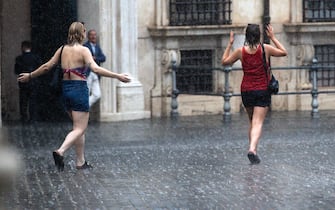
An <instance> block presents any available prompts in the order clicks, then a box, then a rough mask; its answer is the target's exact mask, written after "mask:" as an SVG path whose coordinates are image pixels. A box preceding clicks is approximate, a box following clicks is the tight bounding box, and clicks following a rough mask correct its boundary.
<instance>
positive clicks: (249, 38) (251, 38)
mask: <svg viewBox="0 0 335 210" xmlns="http://www.w3.org/2000/svg"><path fill="white" fill-rule="evenodd" d="M260 40H261V31H260V29H259V25H257V24H248V26H247V29H246V31H245V42H244V45H248V46H250V47H256V46H257V44H259V42H260Z"/></svg>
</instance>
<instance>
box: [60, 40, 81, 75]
mask: <svg viewBox="0 0 335 210" xmlns="http://www.w3.org/2000/svg"><path fill="white" fill-rule="evenodd" d="M85 50H86V47H84V46H82V45H79V44H75V45H65V46H64V49H63V52H62V68H63V69H75V68H79V67H84V66H85V60H84V51H85ZM63 79H64V80H83V78H82V77H79V76H78V75H76V74H74V73H64V77H63Z"/></svg>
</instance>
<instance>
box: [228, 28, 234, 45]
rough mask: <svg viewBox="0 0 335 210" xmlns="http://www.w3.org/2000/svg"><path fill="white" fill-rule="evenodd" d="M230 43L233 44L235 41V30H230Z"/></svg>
mask: <svg viewBox="0 0 335 210" xmlns="http://www.w3.org/2000/svg"><path fill="white" fill-rule="evenodd" d="M229 43H230V44H231V45H232V44H233V43H234V32H233V31H230V39H229Z"/></svg>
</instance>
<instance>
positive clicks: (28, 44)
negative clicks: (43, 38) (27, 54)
mask: <svg viewBox="0 0 335 210" xmlns="http://www.w3.org/2000/svg"><path fill="white" fill-rule="evenodd" d="M21 48H22V49H31V42H30V41H28V40H25V41H23V42H21Z"/></svg>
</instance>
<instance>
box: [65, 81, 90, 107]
mask: <svg viewBox="0 0 335 210" xmlns="http://www.w3.org/2000/svg"><path fill="white" fill-rule="evenodd" d="M88 97H89V96H88V87H87V83H86V81H84V80H63V101H64V106H65V109H66V111H79V112H88V111H89V105H88Z"/></svg>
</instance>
